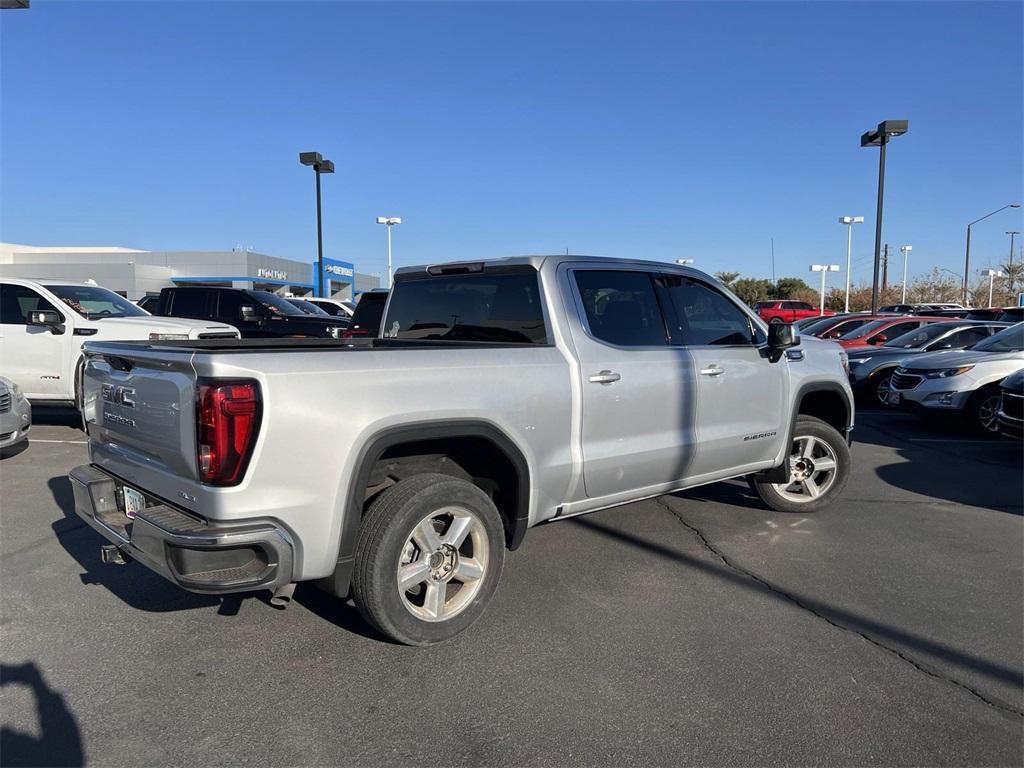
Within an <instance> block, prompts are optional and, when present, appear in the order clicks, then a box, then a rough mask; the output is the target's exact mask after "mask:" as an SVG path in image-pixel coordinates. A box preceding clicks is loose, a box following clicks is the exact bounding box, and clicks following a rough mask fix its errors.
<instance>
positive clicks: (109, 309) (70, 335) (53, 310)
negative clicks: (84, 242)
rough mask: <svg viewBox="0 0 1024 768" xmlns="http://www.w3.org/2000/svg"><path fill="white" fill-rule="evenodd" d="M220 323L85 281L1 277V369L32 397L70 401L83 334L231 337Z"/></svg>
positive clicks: (232, 330)
mask: <svg viewBox="0 0 1024 768" xmlns="http://www.w3.org/2000/svg"><path fill="white" fill-rule="evenodd" d="M238 337H239V334H238V329H237V328H235V327H234V326H232V325H227V324H226V323H217V322H208V321H203V320H184V319H181V318H177V317H153V316H152V315H151V314H149V313H148V312H147V311H146V310H144V309H140V308H139V307H137V306H136V305H135V304H132V303H131V302H130V301H128V300H127V299H125V298H122V297H121V296H118V295H117V294H116V293H114V292H113V291H110V290H107V289H106V288H101V287H100V286H98V285H95V284H89V283H70V282H62V281H59V280H52V281H51V280H41V281H40V280H22V279H18V278H13V277H5V278H3V279H0V360H2V361H3V373H4V376H6V377H7V378H9V379H11V380H12V381H13V382H14V383H15V384H17V385H18V386H20V387H21V389H22V391H23V392H24V393H25V396H26V397H27V398H29V399H30V400H32V401H36V402H46V403H53V404H58V403H75V404H76V405H77V404H78V402H79V397H78V374H79V363H80V362H81V360H82V344H83V343H85V342H86V341H87V340H100V339H106V340H109V341H131V340H133V339H144V340H159V339H181V340H186V339H216V338H229V339H237V338H238Z"/></svg>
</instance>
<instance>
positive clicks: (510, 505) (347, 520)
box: [317, 419, 530, 597]
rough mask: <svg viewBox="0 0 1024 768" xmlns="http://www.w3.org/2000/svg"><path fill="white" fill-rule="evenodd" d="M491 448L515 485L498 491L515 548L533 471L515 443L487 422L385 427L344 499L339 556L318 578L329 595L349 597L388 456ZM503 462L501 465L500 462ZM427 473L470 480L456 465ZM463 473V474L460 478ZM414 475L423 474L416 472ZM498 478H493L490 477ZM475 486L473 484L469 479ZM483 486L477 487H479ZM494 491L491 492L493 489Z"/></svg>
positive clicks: (367, 447)
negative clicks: (369, 507) (371, 496)
mask: <svg viewBox="0 0 1024 768" xmlns="http://www.w3.org/2000/svg"><path fill="white" fill-rule="evenodd" d="M474 445H475V446H480V445H487V446H490V448H491V450H493V451H494V452H495V453H494V454H493V455H492V457H491V458H492V459H493V458H497V459H498V464H499V466H498V467H497V471H498V472H500V471H502V470H504V471H507V472H509V473H510V477H511V484H510V485H506V486H504V487H502V488H498V492H499V493H500V494H501V498H500V501H502V502H504V503H501V504H499V506H498V511H499V513H500V514H501V516H502V519H503V521H504V523H505V528H506V545H507V547H508V549H516V548H517V547H518V546H519V545H520V544H521V543H522V540H523V537H524V536H525V534H526V529H527V527H529V517H530V468H529V464H528V463H527V461H526V457H525V456H524V455H523V452H522V451H521V450H520V449H519V447H518V446H517V445H516V443H515V442H514V441H513V440H512V439H511V438H510V437H509V436H508V435H507V434H506V433H505V432H504V431H502V430H501V429H500V428H499V427H497V426H496V425H494V424H492V423H491V422H488V421H483V420H477V419H460V420H454V421H453V420H445V421H428V422H417V423H415V424H405V425H397V426H393V427H386V428H384V429H382V430H380V431H378V432H376V433H374V434H373V435H372V436H371V437H370V438H369V439H367V440H366V441H365V442H364V443H363V446H362V448H361V449H360V450H359V455H358V458H357V459H356V462H355V465H354V471H353V472H352V475H351V477H352V478H353V480H352V482H351V483H350V484H349V486H348V489H347V491H346V493H345V497H344V509H343V516H342V527H341V532H340V536H339V542H338V555H337V561H336V564H335V568H334V573H332V574H331V575H330V576H328V577H326V578H324V579H319V580H318V581H317V584H318V585H319V586H320V587H321V588H323V589H325V590H327V591H328V592H330V593H332V594H334V595H337V596H339V597H342V596H344V595H346V594H348V590H349V583H350V581H351V576H352V569H353V564H354V558H355V548H356V542H357V540H358V538H359V528H360V525H361V523H362V517H363V512H364V507H365V505H366V500H367V497H366V491H367V490H368V489H369V488H371V487H372V485H371V477H372V476H373V474H374V473H375V471H378V472H379V471H380V467H381V463H382V462H384V461H386V460H387V459H388V458H389V457H399V458H416V457H422V456H423V455H425V454H424V453H422V452H421V451H423V450H427V451H428V452H429V455H431V456H448V455H451V453H452V452H453V450H454V451H455V453H456V455H457V454H458V450H457V449H458V448H459V447H461V448H463V449H464V450H465V449H468V448H470V447H471V446H474ZM407 450H412V451H413V453H412V454H411V456H404V457H403V456H402V455H401V454H402V453H403V451H407ZM502 461H503V462H505V463H504V464H503V465H502V464H501V462H502ZM425 471H441V472H446V471H447V473H449V474H453V475H455V476H467V475H468V473H466V471H465V469H464V468H463V467H462V466H461V465H460V464H459V463H458V462H457V461H456V462H454V468H453V469H450V470H446V469H444V468H438V467H437V466H431V467H430V468H429V469H425ZM460 471H461V472H463V473H464V474H462V475H460V474H459V473H460ZM411 474H419V472H416V471H415V469H413V470H411ZM490 474H494V473H490ZM468 479H470V480H471V481H472V480H473V479H474V478H473V477H471V476H469V477H468ZM475 484H477V485H479V483H475ZM485 490H487V489H486V488H485ZM492 490H493V489H492Z"/></svg>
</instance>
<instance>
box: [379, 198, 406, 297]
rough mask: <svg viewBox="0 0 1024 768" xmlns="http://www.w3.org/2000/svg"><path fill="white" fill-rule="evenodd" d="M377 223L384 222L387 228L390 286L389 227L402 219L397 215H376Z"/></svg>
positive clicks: (389, 279) (399, 222)
mask: <svg viewBox="0 0 1024 768" xmlns="http://www.w3.org/2000/svg"><path fill="white" fill-rule="evenodd" d="M377 223H378V224H384V225H385V226H387V228H388V288H389V289H390V288H391V228H392V227H393V226H395V224H401V223H402V219H401V218H400V217H398V216H378V217H377Z"/></svg>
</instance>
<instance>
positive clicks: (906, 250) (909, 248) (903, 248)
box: [900, 245, 914, 304]
mask: <svg viewBox="0 0 1024 768" xmlns="http://www.w3.org/2000/svg"><path fill="white" fill-rule="evenodd" d="M912 250H914V246H912V245H904V246H900V253H902V254H903V298H902V299H900V304H906V303H907V254H908V253H910V252H911V251H912Z"/></svg>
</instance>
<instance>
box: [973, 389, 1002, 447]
mask: <svg viewBox="0 0 1024 768" xmlns="http://www.w3.org/2000/svg"><path fill="white" fill-rule="evenodd" d="M965 415H966V417H967V424H968V426H970V427H971V428H972V429H974V430H976V431H978V432H981V433H982V434H985V435H993V436H994V435H998V434H999V388H998V387H985V388H983V389H981V390H979V391H978V392H975V393H974V395H973V396H972V397H971V399H970V400H968V401H967V409H966V411H965Z"/></svg>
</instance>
